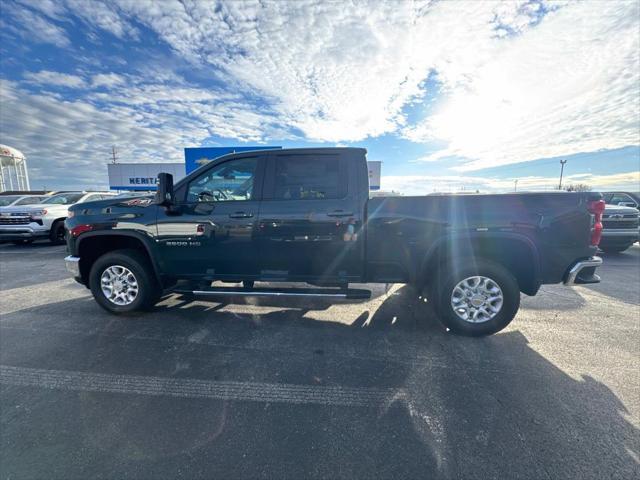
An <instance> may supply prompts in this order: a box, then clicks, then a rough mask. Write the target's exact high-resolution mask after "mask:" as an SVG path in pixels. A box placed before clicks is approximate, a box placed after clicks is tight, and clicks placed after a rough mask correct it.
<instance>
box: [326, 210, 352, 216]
mask: <svg viewBox="0 0 640 480" xmlns="http://www.w3.org/2000/svg"><path fill="white" fill-rule="evenodd" d="M327 217H353V212H343V211H342V210H336V211H334V212H331V213H327Z"/></svg>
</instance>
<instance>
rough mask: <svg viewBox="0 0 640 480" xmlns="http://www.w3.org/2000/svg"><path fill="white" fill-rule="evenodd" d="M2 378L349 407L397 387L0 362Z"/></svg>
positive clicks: (51, 385)
mask: <svg viewBox="0 0 640 480" xmlns="http://www.w3.org/2000/svg"><path fill="white" fill-rule="evenodd" d="M0 383H3V384H6V385H16V386H28V387H40V388H48V389H54V390H72V391H85V392H86V391H88V392H104V393H123V394H136V395H153V396H170V397H181V398H211V399H216V400H237V401H253V402H267V403H271V402H274V403H294V404H315V405H335V406H345V407H367V406H378V405H380V404H382V403H383V402H384V401H385V399H387V398H391V397H392V396H393V395H394V394H395V392H396V390H395V389H378V388H354V387H341V386H323V385H294V384H284V383H283V384H277V383H254V382H229V381H207V380H196V379H177V378H167V377H150V376H138V375H113V374H104V373H86V372H75V371H63V370H45V369H38V368H24V367H13V366H7V365H0Z"/></svg>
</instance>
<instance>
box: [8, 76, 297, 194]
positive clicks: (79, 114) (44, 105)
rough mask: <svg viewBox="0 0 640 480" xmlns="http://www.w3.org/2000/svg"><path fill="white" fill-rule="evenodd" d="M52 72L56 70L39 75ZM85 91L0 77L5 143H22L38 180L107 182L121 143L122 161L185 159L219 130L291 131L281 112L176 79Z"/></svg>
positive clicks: (252, 136) (255, 134) (257, 136)
mask: <svg viewBox="0 0 640 480" xmlns="http://www.w3.org/2000/svg"><path fill="white" fill-rule="evenodd" d="M40 73H42V72H40ZM51 73H56V72H46V74H45V75H40V76H39V77H46V76H50V75H49V74H51ZM39 79H40V80H42V78H39ZM77 94H78V97H77V98H76V99H74V100H66V99H64V98H62V97H60V96H58V95H57V94H55V93H47V92H45V91H43V92H42V93H33V92H30V91H28V90H25V89H24V88H22V87H21V86H19V85H18V84H17V83H15V82H11V81H7V80H4V81H2V82H0V101H1V102H2V115H0V131H1V132H2V137H3V141H4V143H7V144H9V145H20V147H21V149H22V150H23V151H24V153H25V154H26V155H27V157H28V159H29V160H28V161H29V168H30V170H31V171H32V175H31V177H32V180H34V184H35V182H36V181H37V182H43V181H45V182H47V184H48V185H49V186H51V187H52V186H56V187H67V188H73V187H74V186H75V187H77V185H84V186H96V187H97V186H104V183H106V169H105V167H104V164H105V163H107V160H108V156H109V152H110V149H111V146H112V145H117V147H118V150H119V152H120V157H121V161H136V162H151V161H155V162H163V161H167V162H168V161H183V160H184V152H183V148H184V147H185V146H190V145H193V146H196V145H200V144H201V142H202V140H203V139H204V138H207V137H209V136H212V135H220V136H226V137H233V138H237V139H239V140H246V141H255V142H262V141H263V140H264V135H266V134H270V135H272V136H273V137H278V138H285V137H286V136H287V132H285V131H281V130H279V127H278V125H277V121H276V120H277V118H276V117H275V116H273V115H269V114H268V113H267V112H263V113H261V114H258V113H256V112H255V107H254V106H253V105H251V104H248V103H246V102H244V101H242V100H240V99H238V98H235V97H232V96H229V95H228V94H224V93H222V94H220V95H219V96H216V94H215V93H212V92H205V91H201V90H196V89H190V88H188V87H185V86H181V85H179V84H176V83H163V84H152V83H146V82H145V81H144V80H143V79H140V78H131V79H129V83H125V84H122V85H120V84H119V85H117V86H114V87H112V88H111V90H110V91H109V93H108V94H106V93H100V92H97V91H94V90H91V89H87V90H84V91H77ZM54 179H55V183H54V181H53V180H54Z"/></svg>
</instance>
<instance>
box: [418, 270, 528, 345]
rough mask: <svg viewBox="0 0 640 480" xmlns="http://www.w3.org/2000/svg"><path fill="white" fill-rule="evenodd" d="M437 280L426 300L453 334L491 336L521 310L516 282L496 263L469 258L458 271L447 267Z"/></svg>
mask: <svg viewBox="0 0 640 480" xmlns="http://www.w3.org/2000/svg"><path fill="white" fill-rule="evenodd" d="M444 268H445V269H447V268H448V267H444ZM437 278H438V281H435V282H433V285H432V288H431V295H428V297H430V298H431V299H432V301H433V304H434V306H435V310H436V313H437V314H438V317H439V318H440V320H441V321H442V323H443V324H444V325H445V326H446V327H448V328H449V329H451V330H452V331H453V332H456V333H459V334H462V335H468V336H474V337H476V336H483V335H491V334H493V333H496V332H499V331H500V330H502V329H503V328H505V327H506V326H507V325H509V323H511V320H513V318H514V317H515V315H516V313H518V309H519V308H520V289H519V288H518V282H517V281H516V279H515V278H514V277H513V275H511V273H509V271H508V270H507V269H506V268H504V267H503V266H502V265H500V264H498V263H495V262H491V261H489V260H484V259H472V260H469V261H468V262H465V264H464V265H462V266H460V267H458V268H451V267H449V269H447V270H444V271H442V272H440V274H439V275H438V277H437Z"/></svg>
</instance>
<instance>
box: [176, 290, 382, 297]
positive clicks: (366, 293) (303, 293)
mask: <svg viewBox="0 0 640 480" xmlns="http://www.w3.org/2000/svg"><path fill="white" fill-rule="evenodd" d="M174 292H175V293H185V294H188V295H197V296H206V297H280V298H326V299H344V300H368V299H369V298H371V291H370V290H363V289H356V288H347V289H344V288H342V289H328V288H237V287H215V288H209V289H206V290H180V289H178V290H174Z"/></svg>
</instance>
